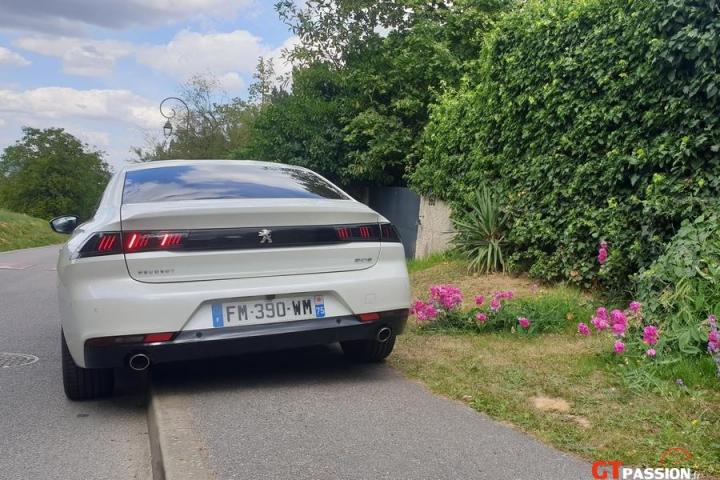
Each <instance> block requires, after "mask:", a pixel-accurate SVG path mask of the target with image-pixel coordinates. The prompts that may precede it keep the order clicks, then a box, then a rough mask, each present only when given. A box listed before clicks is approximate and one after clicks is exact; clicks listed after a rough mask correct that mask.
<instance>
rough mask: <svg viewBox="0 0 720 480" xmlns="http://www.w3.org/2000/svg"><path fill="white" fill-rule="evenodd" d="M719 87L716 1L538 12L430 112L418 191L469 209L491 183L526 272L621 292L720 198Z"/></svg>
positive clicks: (500, 34)
mask: <svg viewBox="0 0 720 480" xmlns="http://www.w3.org/2000/svg"><path fill="white" fill-rule="evenodd" d="M719 89H720V1H719V0H584V1H583V0H542V1H530V2H528V4H526V5H525V6H524V7H523V8H522V9H520V10H516V11H514V12H511V13H509V14H507V15H506V16H505V17H504V18H502V19H501V20H500V21H499V23H498V26H497V28H496V30H495V32H494V33H493V34H492V35H490V37H489V39H488V41H487V44H486V46H485V48H484V50H483V51H482V52H479V53H478V61H477V64H476V66H475V68H474V69H473V73H472V74H471V75H468V77H467V78H466V79H465V82H464V85H463V86H462V87H461V88H460V89H458V90H453V91H448V92H446V93H445V95H444V96H443V98H442V101H441V102H440V103H439V104H438V105H436V106H435V107H434V108H433V110H432V112H431V120H430V123H429V125H428V126H427V128H426V130H425V133H424V138H423V158H422V160H421V162H420V164H419V165H418V167H417V168H416V169H415V170H414V172H412V173H411V174H410V179H411V183H412V184H413V185H414V186H415V187H416V188H417V189H419V190H421V191H423V192H426V193H432V194H433V195H435V196H437V197H440V198H444V199H448V200H451V201H453V202H454V203H455V204H456V206H458V207H460V208H462V205H463V204H464V203H465V202H466V201H467V199H468V198H470V196H471V194H472V192H473V191H474V190H475V188H476V187H477V186H478V185H479V184H480V183H482V182H484V181H485V182H488V183H491V184H496V185H497V186H498V187H499V188H500V190H501V191H502V192H503V193H504V196H505V208H507V210H508V212H509V214H510V216H511V218H512V223H511V230H510V232H509V236H508V240H509V242H510V245H511V248H512V249H513V251H514V254H513V256H512V260H513V261H514V262H515V263H516V264H517V265H519V266H520V267H522V268H525V269H528V270H529V271H530V272H531V273H532V274H533V275H535V276H536V277H539V278H543V279H548V280H559V279H570V280H573V281H575V282H577V283H579V284H581V285H585V286H589V285H590V284H591V283H592V282H593V279H595V278H596V277H598V275H599V278H600V280H601V281H602V282H603V284H604V285H605V286H607V287H611V288H617V289H624V288H627V287H628V285H629V282H628V278H629V276H630V274H632V273H634V272H637V271H638V270H640V269H641V268H643V267H646V266H648V265H649V264H650V263H651V262H652V261H653V260H654V259H655V258H656V257H657V256H658V255H659V254H661V252H663V250H664V248H663V247H664V245H665V243H666V242H667V241H668V240H669V239H670V238H672V236H673V235H674V233H675V232H676V230H677V228H678V227H679V225H680V223H681V222H682V220H683V219H688V218H695V217H696V216H698V215H699V214H700V213H701V212H702V211H703V209H704V208H705V206H706V204H707V200H708V199H709V198H713V197H717V196H718V192H719V190H720V153H719V152H720V93H719V92H718V90H719ZM601 240H606V241H607V242H608V243H609V246H610V248H609V251H610V256H609V259H608V261H607V263H606V264H605V265H604V266H603V267H600V266H599V264H598V263H597V260H596V254H597V246H598V243H599V242H600V241H601Z"/></svg>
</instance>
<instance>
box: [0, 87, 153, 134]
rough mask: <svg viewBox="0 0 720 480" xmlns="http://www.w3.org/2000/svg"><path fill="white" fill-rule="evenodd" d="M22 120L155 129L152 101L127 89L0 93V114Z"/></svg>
mask: <svg viewBox="0 0 720 480" xmlns="http://www.w3.org/2000/svg"><path fill="white" fill-rule="evenodd" d="M8 114H9V115H17V116H19V117H20V118H21V119H28V120H30V121H31V120H32V119H36V118H46V119H63V120H64V119H67V118H82V119H93V120H104V121H113V122H122V123H126V124H131V125H134V126H136V127H140V128H157V125H158V122H159V120H158V114H157V109H156V107H155V105H154V103H153V102H151V101H149V100H147V99H144V98H142V97H140V96H138V95H136V94H134V93H132V92H130V91H129V90H76V89H74V88H66V87H43V88H36V89H32V90H23V91H19V90H0V115H8Z"/></svg>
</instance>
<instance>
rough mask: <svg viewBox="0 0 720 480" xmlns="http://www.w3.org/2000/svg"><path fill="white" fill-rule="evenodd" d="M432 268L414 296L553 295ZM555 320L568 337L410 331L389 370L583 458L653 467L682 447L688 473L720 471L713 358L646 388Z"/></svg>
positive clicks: (517, 281) (420, 276)
mask: <svg viewBox="0 0 720 480" xmlns="http://www.w3.org/2000/svg"><path fill="white" fill-rule="evenodd" d="M430 264H431V265H432V266H430V267H428V268H425V269H414V272H413V273H412V274H411V278H412V283H413V292H414V294H415V295H422V294H423V293H424V292H425V291H426V289H427V287H428V286H429V285H431V284H433V283H455V284H457V285H459V286H461V287H462V288H463V292H464V294H465V296H466V298H470V296H471V295H473V294H475V293H482V294H491V293H492V292H493V291H496V290H500V289H512V290H514V291H515V292H516V294H517V295H518V296H519V297H523V296H529V295H532V294H531V293H529V292H528V286H531V287H532V290H533V291H534V292H537V293H535V294H536V295H539V296H542V295H544V294H547V293H551V292H553V291H554V289H553V288H546V287H540V288H539V291H538V287H537V286H533V285H532V282H530V281H529V280H527V279H525V278H513V277H509V276H503V275H492V276H482V275H479V276H474V275H468V274H467V273H466V270H465V267H464V265H463V264H462V262H459V261H456V260H449V261H444V262H430ZM557 314H558V315H559V316H561V317H563V318H565V317H568V318H570V320H568V326H567V331H566V332H565V333H557V334H547V335H538V336H535V337H521V336H518V335H513V334H511V333H510V332H495V333H485V334H447V333H428V332H425V331H422V330H420V329H418V328H417V326H415V325H414V324H413V325H410V326H409V328H408V331H407V333H406V334H405V335H403V336H401V337H399V338H398V344H397V345H396V347H395V352H394V353H393V355H392V356H391V357H390V358H389V363H390V364H391V365H393V366H394V367H396V368H398V369H399V370H401V371H402V372H403V373H405V374H406V375H407V376H409V377H412V378H416V379H418V380H420V381H422V382H424V383H425V384H426V385H427V386H428V387H429V388H430V389H431V390H432V391H434V392H436V393H439V394H442V395H445V396H448V397H450V398H453V399H456V400H459V401H462V402H465V403H467V404H468V405H469V406H470V407H472V408H474V409H476V410H478V411H480V412H484V413H486V414H488V415H490V416H492V417H494V418H496V419H498V420H500V421H504V422H508V423H510V424H512V425H513V426H515V427H516V428H518V429H520V430H523V431H525V432H527V433H529V434H530V435H532V436H534V437H536V438H538V439H540V440H542V441H543V442H546V443H548V444H551V445H553V446H555V447H557V448H559V449H561V450H564V451H566V452H570V453H573V454H575V455H578V456H580V457H583V458H585V459H586V460H589V461H592V460H603V459H605V460H608V459H612V460H620V461H623V462H625V463H626V464H627V465H637V466H652V467H656V466H658V459H659V456H660V454H661V453H662V452H663V451H664V450H666V449H668V448H673V447H683V448H686V449H688V450H689V451H690V452H692V454H693V455H694V458H693V460H692V461H691V462H690V463H689V464H687V466H690V467H692V468H694V469H695V470H696V471H698V472H701V473H705V474H710V475H719V474H720V434H719V433H718V432H720V383H718V381H717V379H715V378H714V373H715V372H714V365H713V364H712V360H711V359H710V357H709V356H707V358H706V359H702V360H700V361H697V362H695V361H693V362H690V363H683V362H681V363H680V364H676V365H675V366H674V367H672V368H669V369H667V371H666V372H665V374H664V377H663V376H660V377H659V378H658V377H654V378H652V379H651V381H645V379H643V378H635V377H633V376H630V375H626V374H623V373H622V372H625V371H629V370H630V369H629V367H628V366H627V365H618V364H617V361H616V359H615V358H613V356H612V355H610V354H608V353H607V351H608V339H607V338H598V337H597V336H592V337H590V338H582V337H580V336H579V335H577V334H576V333H575V332H574V330H575V328H574V325H575V324H576V323H577V321H578V320H577V319H574V318H572V316H571V315H569V314H568V312H564V311H563V312H560V311H558V312H557ZM706 360H707V361H706ZM676 378H683V379H684V382H685V385H684V386H678V385H676V384H675V379H676ZM589 473H590V472H588V474H589ZM708 478H709V477H708Z"/></svg>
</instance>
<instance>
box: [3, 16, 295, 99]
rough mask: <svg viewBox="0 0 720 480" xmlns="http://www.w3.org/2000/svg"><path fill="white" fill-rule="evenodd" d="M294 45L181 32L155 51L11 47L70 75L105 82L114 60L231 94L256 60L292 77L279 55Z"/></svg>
mask: <svg viewBox="0 0 720 480" xmlns="http://www.w3.org/2000/svg"><path fill="white" fill-rule="evenodd" d="M297 42H298V39H297V37H290V38H288V39H287V40H286V41H285V42H284V43H283V44H282V45H281V46H279V47H277V48H275V49H273V48H272V47H271V46H269V45H266V44H265V43H264V42H263V41H262V39H261V38H260V37H257V36H255V35H253V34H252V33H250V32H248V31H246V30H235V31H232V32H227V33H198V32H192V31H189V30H183V31H180V32H178V33H177V34H176V35H175V37H173V39H172V40H170V41H169V42H168V43H167V44H160V45H139V44H133V43H130V42H123V41H117V40H96V39H92V38H81V37H67V36H51V35H32V36H24V37H20V38H18V39H17V40H16V41H15V42H14V45H15V46H17V47H19V48H22V49H24V50H27V51H31V52H34V53H39V54H41V55H47V56H52V57H57V58H60V59H61V60H62V62H63V71H64V72H65V73H69V74H74V75H86V76H106V75H109V74H111V73H112V71H113V68H114V66H115V62H116V61H117V60H119V59H121V58H126V57H127V58H135V60H136V61H137V62H138V63H140V64H142V65H145V66H147V67H148V68H151V69H153V70H156V71H159V72H162V73H165V74H167V75H170V76H172V77H175V78H177V79H179V80H182V81H184V80H187V79H188V78H189V77H191V76H192V75H196V74H211V75H214V76H215V77H217V78H218V80H219V82H220V84H221V86H222V87H223V88H225V89H226V90H228V91H233V92H236V91H240V90H242V89H243V88H244V87H245V85H246V82H245V80H244V79H243V76H244V75H245V76H247V75H250V74H252V72H254V71H255V67H256V66H257V61H258V57H261V56H262V57H266V58H269V57H272V58H273V59H274V61H273V63H274V66H275V71H276V73H277V74H278V75H281V74H285V73H288V72H289V71H291V69H292V66H291V65H290V64H289V63H288V62H286V61H285V60H284V59H282V58H281V57H282V52H283V51H284V50H285V49H290V48H292V47H293V46H294V45H295V44H296V43H297Z"/></svg>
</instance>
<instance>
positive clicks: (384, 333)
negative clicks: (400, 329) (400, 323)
mask: <svg viewBox="0 0 720 480" xmlns="http://www.w3.org/2000/svg"><path fill="white" fill-rule="evenodd" d="M391 336H392V329H391V328H390V327H382V328H380V330H378V331H377V335H376V336H375V339H376V340H377V341H378V342H380V343H385V342H387V341H388V340H390V337H391Z"/></svg>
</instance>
